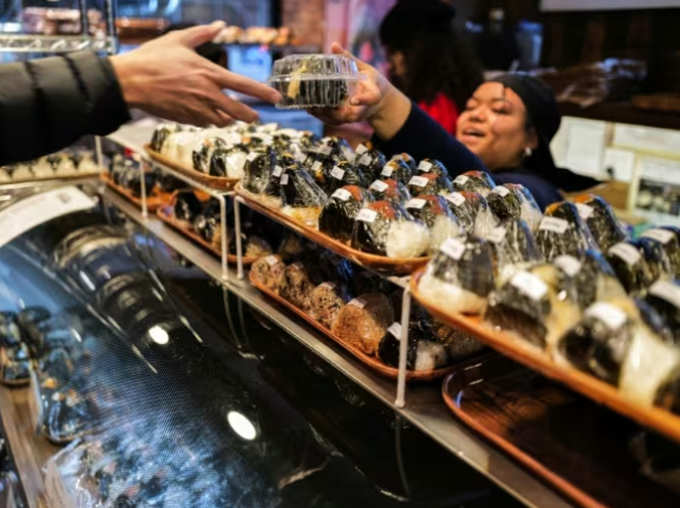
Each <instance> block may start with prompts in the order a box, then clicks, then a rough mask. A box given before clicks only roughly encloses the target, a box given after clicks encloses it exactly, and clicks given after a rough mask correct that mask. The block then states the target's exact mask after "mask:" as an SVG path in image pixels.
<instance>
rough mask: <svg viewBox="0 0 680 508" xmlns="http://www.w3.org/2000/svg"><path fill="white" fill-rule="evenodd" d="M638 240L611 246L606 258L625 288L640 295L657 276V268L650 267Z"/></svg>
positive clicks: (633, 293)
mask: <svg viewBox="0 0 680 508" xmlns="http://www.w3.org/2000/svg"><path fill="white" fill-rule="evenodd" d="M644 254H645V251H644V249H643V247H642V245H641V243H640V242H639V241H633V240H628V241H625V242H620V243H617V244H616V245H614V246H613V247H611V248H610V249H609V250H608V251H607V253H606V255H605V256H606V258H607V261H608V262H609V264H610V265H611V266H612V268H613V269H614V272H615V273H616V276H617V277H618V278H619V280H620V281H621V284H623V287H624V288H625V290H626V291H627V292H628V293H629V294H631V295H641V294H643V293H644V292H645V290H646V289H647V288H648V287H649V286H651V285H652V283H653V282H654V281H655V280H656V279H657V278H658V275H659V272H658V270H655V269H653V268H652V267H650V265H649V263H648V262H647V260H646V259H645V255H644Z"/></svg>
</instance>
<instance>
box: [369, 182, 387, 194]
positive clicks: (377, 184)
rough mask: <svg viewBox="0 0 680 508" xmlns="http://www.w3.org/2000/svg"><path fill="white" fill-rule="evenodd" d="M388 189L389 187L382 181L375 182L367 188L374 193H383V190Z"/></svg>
mask: <svg viewBox="0 0 680 508" xmlns="http://www.w3.org/2000/svg"><path fill="white" fill-rule="evenodd" d="M388 187H389V185H387V184H386V183H385V182H383V181H382V180H376V181H375V182H373V183H372V184H371V186H370V187H369V188H370V189H371V190H374V191H376V192H384V191H385V190H387V188H388Z"/></svg>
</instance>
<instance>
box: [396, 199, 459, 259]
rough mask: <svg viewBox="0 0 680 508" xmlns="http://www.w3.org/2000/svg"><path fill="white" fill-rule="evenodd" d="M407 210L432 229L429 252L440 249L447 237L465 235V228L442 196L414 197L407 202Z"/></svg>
mask: <svg viewBox="0 0 680 508" xmlns="http://www.w3.org/2000/svg"><path fill="white" fill-rule="evenodd" d="M406 210H407V211H408V212H409V213H410V214H411V215H412V216H413V217H414V218H415V219H417V220H419V221H421V222H423V223H424V224H425V225H426V226H427V227H428V229H429V230H430V236H431V241H430V246H429V249H428V250H429V252H432V253H433V252H436V251H438V250H439V246H440V245H441V244H442V243H443V242H444V241H445V240H446V239H447V238H455V237H460V236H465V230H464V229H463V227H462V226H461V225H460V223H459V222H458V219H456V217H455V215H453V213H451V210H450V208H449V205H448V202H447V201H446V199H444V198H443V197H442V196H422V197H420V198H413V199H411V200H409V201H408V202H407V203H406Z"/></svg>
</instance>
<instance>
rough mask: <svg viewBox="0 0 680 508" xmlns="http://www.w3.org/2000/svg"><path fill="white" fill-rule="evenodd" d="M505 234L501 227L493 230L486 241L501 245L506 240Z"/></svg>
mask: <svg viewBox="0 0 680 508" xmlns="http://www.w3.org/2000/svg"><path fill="white" fill-rule="evenodd" d="M505 233H506V231H505V228H504V227H502V226H499V227H497V228H493V229H492V230H491V232H490V233H489V234H488V235H487V236H486V239H487V240H489V241H490V242H493V243H501V242H502V241H503V239H504V238H505Z"/></svg>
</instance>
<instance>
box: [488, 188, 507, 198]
mask: <svg viewBox="0 0 680 508" xmlns="http://www.w3.org/2000/svg"><path fill="white" fill-rule="evenodd" d="M491 192H492V193H493V194H498V195H499V196H501V197H502V198H504V197H505V196H507V195H508V194H510V190H509V189H508V188H507V187H503V186H502V185H499V186H497V187H494V189H493V190H492V191H491Z"/></svg>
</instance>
